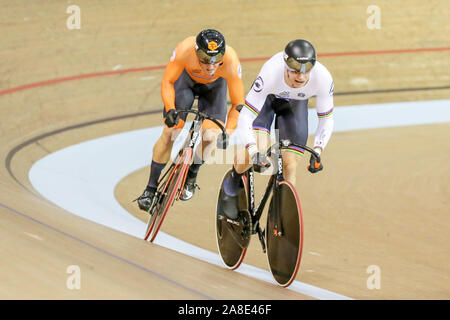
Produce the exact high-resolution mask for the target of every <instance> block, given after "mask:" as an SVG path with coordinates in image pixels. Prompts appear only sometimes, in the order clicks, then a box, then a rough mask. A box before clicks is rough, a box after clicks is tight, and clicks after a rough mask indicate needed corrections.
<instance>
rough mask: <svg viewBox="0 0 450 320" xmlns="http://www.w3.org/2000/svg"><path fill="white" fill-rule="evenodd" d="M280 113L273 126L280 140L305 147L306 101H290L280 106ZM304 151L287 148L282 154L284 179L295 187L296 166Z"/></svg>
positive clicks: (306, 133)
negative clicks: (286, 140)
mask: <svg viewBox="0 0 450 320" xmlns="http://www.w3.org/2000/svg"><path fill="white" fill-rule="evenodd" d="M279 108H280V109H281V111H280V112H279V114H278V115H277V117H276V120H275V126H276V128H277V129H278V133H279V137H280V140H284V139H288V140H290V141H291V142H293V143H297V144H300V145H306V142H307V140H308V100H299V101H290V102H289V103H288V104H286V105H282V104H280V106H279ZM303 154H304V150H302V149H300V148H298V147H294V146H292V147H289V148H288V149H285V150H284V151H283V152H282V157H283V175H284V178H285V179H286V180H287V181H289V182H290V183H292V184H293V185H294V186H295V181H296V173H297V165H298V162H299V160H300V159H301V158H302V156H303Z"/></svg>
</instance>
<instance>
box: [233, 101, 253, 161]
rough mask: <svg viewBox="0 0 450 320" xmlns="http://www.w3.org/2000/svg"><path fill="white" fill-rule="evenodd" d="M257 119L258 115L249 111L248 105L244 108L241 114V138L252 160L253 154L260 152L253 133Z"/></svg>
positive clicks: (239, 123) (239, 126) (239, 125)
mask: <svg viewBox="0 0 450 320" xmlns="http://www.w3.org/2000/svg"><path fill="white" fill-rule="evenodd" d="M255 119H256V114H255V113H254V112H252V111H250V110H249V109H248V105H247V103H246V104H245V105H244V108H242V110H241V112H240V114H239V122H238V128H239V137H240V139H241V142H242V144H243V145H245V147H246V149H247V150H248V153H249V155H250V158H251V157H252V155H253V154H255V153H256V152H258V146H257V144H256V136H255V134H254V132H253V121H254V120H255Z"/></svg>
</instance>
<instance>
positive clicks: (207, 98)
mask: <svg viewBox="0 0 450 320" xmlns="http://www.w3.org/2000/svg"><path fill="white" fill-rule="evenodd" d="M195 92H196V94H198V110H199V111H200V112H203V113H206V114H207V115H209V116H210V117H211V118H214V119H217V120H219V121H220V122H221V123H225V119H226V114H227V81H226V80H225V79H224V78H218V79H217V80H216V81H214V82H211V83H208V84H200V83H197V84H196V85H195ZM216 128H217V126H216V125H215V124H214V123H213V122H211V121H209V120H205V121H204V122H203V124H202V129H203V130H202V145H201V146H199V148H197V152H196V153H195V155H194V163H193V164H192V165H191V166H190V167H189V170H188V174H187V179H186V183H185V187H184V192H183V194H182V195H181V197H180V199H181V200H184V201H185V200H189V199H191V198H192V196H193V195H194V192H195V186H196V179H197V175H198V172H199V169H200V167H201V166H202V164H203V163H204V162H205V160H206V156H207V154H208V153H209V150H210V149H211V148H215V141H216V137H217V134H218V133H215V134H214V133H213V132H214V129H216Z"/></svg>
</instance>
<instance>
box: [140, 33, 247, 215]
mask: <svg viewBox="0 0 450 320" xmlns="http://www.w3.org/2000/svg"><path fill="white" fill-rule="evenodd" d="M227 87H228V89H229V93H230V98H231V104H232V107H231V109H230V111H229V112H228V116H227ZM161 95H162V100H163V102H164V110H163V115H164V117H165V124H166V126H165V127H164V130H163V133H162V135H161V136H160V137H159V139H158V141H157V142H156V144H155V146H154V147H153V158H152V163H151V166H150V177H149V181H148V184H147V186H146V188H145V190H144V192H143V193H142V195H141V196H140V197H139V198H138V205H139V208H140V209H142V210H144V211H148V210H149V208H150V206H151V204H152V201H153V198H154V194H155V191H156V188H157V184H158V179H159V176H160V174H161V171H162V170H163V169H164V167H165V165H166V163H167V162H168V161H169V159H170V153H171V150H172V146H173V141H174V140H175V138H176V136H177V135H178V133H179V132H180V130H181V129H182V128H183V126H184V122H185V120H186V115H187V114H186V113H183V114H181V115H178V113H177V110H187V109H191V108H192V105H193V103H194V100H195V98H196V97H198V109H199V111H201V112H204V113H206V114H208V115H209V116H211V117H213V118H214V119H217V120H219V121H221V123H225V121H226V127H225V128H226V130H227V133H228V136H229V135H231V133H232V131H233V130H234V129H235V128H236V126H237V120H238V117H239V110H240V108H241V107H242V105H243V103H244V100H245V95H244V85H243V83H242V79H241V65H240V62H239V58H238V56H237V54H236V52H235V51H234V49H233V48H231V47H230V46H227V45H226V44H225V38H224V36H223V35H222V34H221V33H220V32H219V31H217V30H213V29H207V30H203V31H201V32H200V33H199V34H198V35H197V37H194V36H192V37H188V38H186V39H184V40H183V41H181V42H180V43H179V44H178V45H177V47H176V48H175V50H174V51H173V53H172V56H171V57H170V61H169V63H168V65H167V67H166V71H165V73H164V76H163V79H162V82H161ZM202 137H203V141H202V147H201V148H198V149H197V152H196V154H195V156H194V162H193V164H192V165H191V166H190V168H189V171H188V173H187V178H186V183H185V187H184V191H183V194H182V196H181V197H180V199H181V200H184V201H186V200H189V199H191V198H192V196H193V195H194V192H195V188H196V187H197V185H196V178H197V174H198V171H199V168H200V166H201V165H202V164H203V163H204V156H206V155H205V154H202V153H204V152H203V151H204V150H208V149H210V148H208V146H210V145H211V144H213V143H216V144H217V146H218V147H220V148H226V146H227V144H228V137H225V138H224V137H223V135H222V134H218V131H217V129H216V127H215V125H214V124H213V123H212V122H211V121H209V120H206V121H205V122H204V123H203V126H202ZM199 150H200V152H198V151H199ZM199 153H200V154H199Z"/></svg>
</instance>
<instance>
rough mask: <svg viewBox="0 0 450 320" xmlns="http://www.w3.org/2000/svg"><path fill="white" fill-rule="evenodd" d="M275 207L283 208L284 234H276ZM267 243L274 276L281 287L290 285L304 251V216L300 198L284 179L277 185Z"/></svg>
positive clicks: (281, 210) (271, 209)
mask: <svg viewBox="0 0 450 320" xmlns="http://www.w3.org/2000/svg"><path fill="white" fill-rule="evenodd" d="M277 203H278V204H277ZM275 210H280V211H279V214H280V220H281V221H282V230H283V234H282V235H281V236H280V235H276V234H275V233H276V232H275V231H274V228H275V214H276V212H275ZM278 229H279V228H278ZM266 245H267V260H268V264H269V268H270V271H271V273H272V276H273V278H274V279H275V281H276V282H277V283H278V284H279V285H280V286H282V287H288V286H289V285H290V284H291V283H292V282H293V281H294V279H295V277H296V275H297V272H298V270H299V267H300V261H301V257H302V251H303V219H302V210H301V206H300V199H299V197H298V194H297V192H296V191H295V188H294V186H293V185H292V184H291V183H290V182H289V181H285V180H284V181H281V182H280V183H279V184H278V185H277V187H276V189H275V191H274V194H273V196H272V199H271V201H270V206H269V212H268V215H267V228H266Z"/></svg>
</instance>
